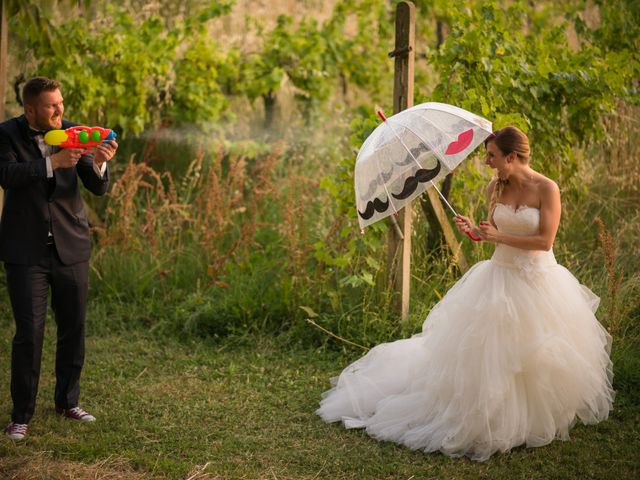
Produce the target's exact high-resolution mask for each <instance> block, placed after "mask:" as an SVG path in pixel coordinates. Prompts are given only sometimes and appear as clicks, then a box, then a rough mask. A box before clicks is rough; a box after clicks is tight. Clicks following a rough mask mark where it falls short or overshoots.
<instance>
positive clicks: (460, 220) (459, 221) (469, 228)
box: [454, 215, 478, 236]
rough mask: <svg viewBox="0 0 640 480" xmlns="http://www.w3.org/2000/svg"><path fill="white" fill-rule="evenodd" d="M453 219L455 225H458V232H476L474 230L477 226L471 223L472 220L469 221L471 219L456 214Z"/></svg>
mask: <svg viewBox="0 0 640 480" xmlns="http://www.w3.org/2000/svg"><path fill="white" fill-rule="evenodd" d="M454 220H455V222H456V227H458V230H460V232H462V233H469V232H471V233H472V234H473V233H475V232H476V230H478V229H477V227H476V226H475V225H474V224H473V221H471V219H469V218H468V217H463V216H462V215H456V216H455V217H454ZM476 236H477V235H476Z"/></svg>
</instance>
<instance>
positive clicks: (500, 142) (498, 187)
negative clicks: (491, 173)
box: [484, 126, 531, 216]
mask: <svg viewBox="0 0 640 480" xmlns="http://www.w3.org/2000/svg"><path fill="white" fill-rule="evenodd" d="M490 142H494V143H495V144H496V147H498V148H499V149H500V151H501V152H502V154H503V155H505V156H506V155H509V154H510V153H515V154H516V155H518V159H519V160H520V161H521V162H524V163H529V154H530V153H531V150H530V149H529V139H528V138H527V136H526V135H525V134H524V132H523V131H522V130H520V129H519V128H517V127H511V126H510V127H504V128H501V129H500V130H496V131H495V132H493V133H492V134H491V135H489V136H488V137H487V139H486V140H485V141H484V146H485V148H486V147H487V145H488V144H489V143H490ZM495 179H496V184H495V186H494V188H493V193H492V194H491V198H490V199H489V216H491V215H493V209H494V208H495V207H496V204H497V203H498V200H500V196H501V195H502V190H504V186H505V185H506V184H507V183H509V180H502V179H501V178H499V177H498V176H497V174H496V177H495Z"/></svg>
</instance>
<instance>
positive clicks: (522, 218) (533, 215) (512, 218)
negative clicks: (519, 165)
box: [491, 203, 557, 273]
mask: <svg viewBox="0 0 640 480" xmlns="http://www.w3.org/2000/svg"><path fill="white" fill-rule="evenodd" d="M493 221H494V222H495V224H496V226H497V227H498V230H499V231H501V232H505V233H509V234H512V235H535V234H536V233H538V231H539V229H540V210H539V209H538V208H535V207H529V206H527V205H522V206H521V207H518V208H517V209H516V208H513V207H511V206H509V205H505V204H502V203H498V204H497V205H496V208H495V209H494V211H493ZM491 261H493V262H494V263H496V264H498V265H502V266H506V267H513V268H518V269H521V270H523V271H524V273H532V272H534V271H535V270H537V268H538V267H546V266H551V265H557V262H556V258H555V255H554V254H553V249H549V250H547V251H543V250H523V249H521V248H516V247H511V246H509V245H502V244H498V245H496V249H495V251H494V253H493V256H492V257H491Z"/></svg>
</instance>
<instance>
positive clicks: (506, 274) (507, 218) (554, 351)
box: [316, 127, 614, 461]
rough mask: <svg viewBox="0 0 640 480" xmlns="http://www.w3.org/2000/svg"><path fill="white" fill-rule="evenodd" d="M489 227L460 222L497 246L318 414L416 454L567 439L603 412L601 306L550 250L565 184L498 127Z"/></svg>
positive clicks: (378, 350)
mask: <svg viewBox="0 0 640 480" xmlns="http://www.w3.org/2000/svg"><path fill="white" fill-rule="evenodd" d="M485 147H486V163H487V165H488V166H489V167H491V168H493V169H495V170H496V171H497V177H498V178H497V179H495V180H493V181H492V182H491V183H490V184H489V189H488V190H489V198H490V201H489V204H490V208H489V212H490V214H489V222H480V225H479V227H477V226H475V225H474V224H473V222H472V221H471V220H469V219H468V218H466V217H462V216H458V217H456V224H457V227H458V228H459V230H461V231H462V232H472V233H474V234H475V236H479V237H480V238H481V239H482V240H483V241H487V242H492V243H495V244H496V248H495V252H494V254H493V256H492V257H491V259H490V260H485V261H481V262H479V263H477V264H476V265H474V266H473V267H472V268H471V269H470V270H469V271H468V272H467V273H466V274H465V275H464V276H463V277H462V278H461V279H460V280H459V281H458V282H457V283H456V284H455V285H454V286H453V287H452V288H451V289H450V290H449V291H448V292H447V294H446V295H445V296H444V298H442V300H441V301H440V302H439V303H438V304H437V305H436V306H435V307H434V308H433V309H432V310H431V312H430V313H429V315H428V316H427V318H426V320H425V322H424V325H423V328H422V332H421V333H418V334H416V335H414V336H412V337H411V338H408V339H404V340H398V341H395V342H391V343H384V344H381V345H378V346H376V347H374V348H373V349H372V350H370V351H369V352H368V353H367V354H366V355H365V356H364V357H362V358H360V359H359V360H357V361H356V362H354V363H352V364H351V365H349V366H348V367H347V368H346V369H344V371H343V372H342V373H341V374H340V376H339V377H338V378H337V379H333V380H332V382H333V384H334V388H332V389H331V390H329V391H328V392H325V393H324V395H323V399H322V401H321V403H320V408H319V409H318V410H317V412H316V413H317V414H318V415H320V416H321V417H322V418H323V419H324V420H325V421H327V422H335V421H342V422H343V423H344V425H345V427H347V428H365V429H366V432H367V433H368V434H369V435H370V436H372V437H373V438H376V439H378V440H387V441H392V442H396V443H400V444H403V445H406V446H407V447H409V448H411V449H416V450H417V449H420V450H423V451H425V452H433V451H437V450H439V451H441V452H442V453H444V454H446V455H449V456H452V457H459V456H468V457H470V458H471V459H473V460H478V461H483V460H486V459H487V458H488V457H489V456H491V455H492V454H493V453H495V452H497V451H501V452H506V451H509V450H510V449H511V448H513V447H516V446H518V445H522V444H525V445H526V446H527V447H539V446H542V445H546V444H548V443H550V442H551V441H552V440H553V439H554V438H560V439H562V440H567V439H568V438H569V433H568V432H569V429H570V428H571V427H572V426H573V424H574V423H575V422H576V419H577V418H579V419H580V420H581V421H582V422H584V423H585V424H591V423H596V422H599V421H601V420H604V419H606V418H607V416H608V414H609V410H610V409H611V408H612V403H613V398H614V391H613V389H612V384H611V382H612V377H613V374H612V364H611V360H610V359H609V353H610V348H611V337H610V336H609V334H608V333H607V332H606V330H605V329H604V328H603V327H602V326H601V325H600V323H599V322H598V320H597V319H596V317H595V316H594V312H595V311H596V309H597V307H598V303H599V298H598V297H596V296H595V295H594V294H593V293H592V292H591V291H590V290H589V289H588V288H586V287H585V286H583V285H581V284H580V283H579V282H578V281H577V280H576V278H575V277H574V276H573V275H572V274H571V273H570V272H569V271H568V270H566V269H565V268H564V267H562V266H560V265H558V264H557V262H556V260H555V257H554V255H553V251H552V245H553V241H554V238H555V236H556V232H557V229H558V224H559V221H560V193H559V190H558V186H557V185H556V184H555V183H554V182H553V181H552V180H550V179H548V178H546V177H544V176H543V175H541V174H539V173H537V172H535V171H534V170H533V169H532V168H531V167H530V166H529V141H528V139H527V137H526V135H525V134H524V133H523V132H521V131H520V130H518V129H517V128H515V127H505V128H503V129H501V130H499V131H497V132H495V133H493V134H492V135H491V136H490V137H489V138H488V139H487V140H486V141H485Z"/></svg>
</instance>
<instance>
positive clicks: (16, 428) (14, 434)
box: [5, 422, 29, 440]
mask: <svg viewBox="0 0 640 480" xmlns="http://www.w3.org/2000/svg"><path fill="white" fill-rule="evenodd" d="M28 429H29V425H27V424H26V423H13V422H9V425H7V428H6V429H5V432H6V434H7V437H9V438H10V439H11V440H22V439H24V437H26V436H27V430H28Z"/></svg>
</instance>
